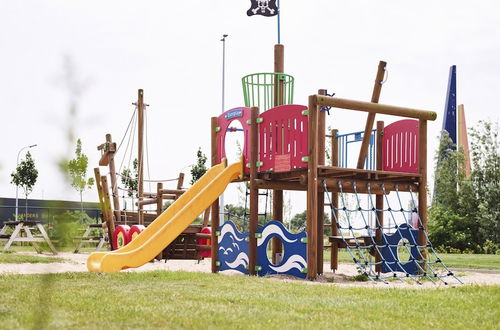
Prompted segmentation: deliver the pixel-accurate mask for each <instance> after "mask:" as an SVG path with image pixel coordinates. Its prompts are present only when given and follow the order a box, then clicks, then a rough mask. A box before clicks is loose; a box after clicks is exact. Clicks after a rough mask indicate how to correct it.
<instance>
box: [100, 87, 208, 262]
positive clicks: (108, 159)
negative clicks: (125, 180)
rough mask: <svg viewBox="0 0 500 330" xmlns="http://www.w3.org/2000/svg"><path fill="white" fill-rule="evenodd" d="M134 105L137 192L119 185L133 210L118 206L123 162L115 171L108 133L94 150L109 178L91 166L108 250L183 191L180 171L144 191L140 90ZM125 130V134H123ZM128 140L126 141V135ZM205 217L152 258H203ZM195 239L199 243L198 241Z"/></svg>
mask: <svg viewBox="0 0 500 330" xmlns="http://www.w3.org/2000/svg"><path fill="white" fill-rule="evenodd" d="M134 105H135V106H136V108H135V111H134V114H133V116H132V119H131V123H130V124H129V127H128V129H127V132H128V131H129V129H130V135H132V134H133V131H135V127H134V129H131V127H130V126H131V125H132V124H135V123H137V132H138V133H137V140H138V155H137V163H138V165H137V170H138V173H137V191H131V190H127V189H123V188H121V190H122V191H123V193H124V194H125V193H129V192H130V193H131V195H133V194H136V196H137V202H136V205H137V210H136V211H130V210H127V209H126V208H125V207H123V208H122V207H121V205H120V196H119V190H120V187H119V184H118V178H119V177H120V173H119V172H120V169H121V168H122V165H123V161H122V164H121V165H120V168H119V170H118V171H117V169H116V165H115V156H116V153H117V151H118V150H119V148H120V146H118V147H117V145H116V143H115V142H113V141H112V137H111V135H110V134H106V141H105V142H104V143H103V144H101V145H99V146H98V147H97V149H98V150H99V151H100V152H101V158H100V160H99V165H100V166H105V167H107V168H108V170H109V180H108V175H101V170H100V168H95V169H94V175H95V179H96V186H97V190H98V195H99V204H100V207H101V210H102V218H103V222H104V224H105V225H104V227H105V228H106V231H107V236H108V237H107V239H108V241H109V242H111V244H110V248H111V249H112V250H116V249H119V248H122V247H124V246H125V245H127V244H129V243H130V242H131V241H133V240H134V239H135V238H136V237H137V236H138V235H139V234H140V233H141V232H142V231H143V230H145V229H146V227H148V226H149V225H150V224H151V223H152V222H154V221H155V219H157V218H158V217H159V216H160V215H161V214H162V212H163V211H164V210H163V202H164V201H165V200H171V201H176V200H177V199H179V198H180V197H181V196H182V195H183V194H184V193H185V191H186V190H185V189H184V188H183V185H184V173H182V172H181V173H179V175H178V177H177V178H173V179H167V180H158V182H156V191H155V192H145V191H144V182H145V180H144V173H143V172H144V170H143V169H144V168H145V166H144V149H145V148H144V146H143V143H144V126H145V114H144V112H145V108H146V106H147V105H146V104H145V103H144V92H143V90H139V91H138V99H137V102H136V103H134ZM127 132H126V133H125V135H127ZM125 137H126V136H124V139H125ZM124 139H123V140H122V143H123V142H124ZM132 140H133V139H132ZM128 142H130V136H129V141H128ZM120 145H121V144H120ZM146 150H147V148H146ZM127 151H128V143H127V150H125V153H127ZM130 152H132V151H130ZM125 156H126V155H124V156H123V160H124V159H125ZM150 181H153V180H150ZM164 182H173V183H175V184H176V187H175V188H173V189H166V188H164ZM146 205H152V206H155V209H150V210H145V206H146ZM208 219H209V213H208V212H205V214H204V216H203V224H201V225H189V226H188V227H187V228H186V229H185V230H183V232H182V233H180V234H179V235H178V236H177V237H176V238H175V239H174V240H173V242H171V243H170V244H169V245H168V246H166V247H165V249H163V251H160V252H159V253H158V255H156V258H157V259H196V260H199V259H202V258H204V257H208V256H209V252H208V253H207V250H210V246H207V243H209V242H210V240H209V239H210V234H209V233H207V223H208ZM199 242H201V243H202V244H198V243H199ZM150 260H151V259H150ZM148 261H149V260H148Z"/></svg>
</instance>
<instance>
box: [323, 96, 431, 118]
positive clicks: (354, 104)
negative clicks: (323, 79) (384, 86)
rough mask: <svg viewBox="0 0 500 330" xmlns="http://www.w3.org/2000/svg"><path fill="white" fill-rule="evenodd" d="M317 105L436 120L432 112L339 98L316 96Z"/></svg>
mask: <svg viewBox="0 0 500 330" xmlns="http://www.w3.org/2000/svg"><path fill="white" fill-rule="evenodd" d="M316 98H317V100H318V105H326V106H329V107H334V108H340V109H347V110H355V111H363V112H370V113H380V114H385V115H391V116H400V117H408V118H417V119H423V120H436V118H437V114H436V113H435V112H434V111H428V110H418V109H411V108H405V107H398V106H394V105H386V104H378V103H371V102H363V101H356V100H349V99H342V98H339V97H331V96H322V95H316Z"/></svg>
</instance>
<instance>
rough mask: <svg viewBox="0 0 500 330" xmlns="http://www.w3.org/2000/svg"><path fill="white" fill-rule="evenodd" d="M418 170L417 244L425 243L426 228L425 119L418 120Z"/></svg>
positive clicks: (423, 252)
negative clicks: (418, 218) (419, 221)
mask: <svg viewBox="0 0 500 330" xmlns="http://www.w3.org/2000/svg"><path fill="white" fill-rule="evenodd" d="M418 134H419V137H418V148H419V153H418V154H419V155H418V171H419V173H420V180H419V183H418V214H419V216H420V220H421V221H422V227H423V228H420V230H419V232H418V244H419V245H421V246H424V245H427V238H426V236H425V232H424V230H427V121H426V120H424V119H420V120H419V122H418ZM420 251H421V253H422V256H423V257H424V258H426V257H427V251H426V250H425V249H422V250H420Z"/></svg>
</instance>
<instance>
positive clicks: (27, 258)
mask: <svg viewBox="0 0 500 330" xmlns="http://www.w3.org/2000/svg"><path fill="white" fill-rule="evenodd" d="M64 261H66V259H64V258H57V257H39V256H34V255H25V254H17V253H4V252H0V264H21V263H30V264H38V263H42V264H49V263H53V262H64Z"/></svg>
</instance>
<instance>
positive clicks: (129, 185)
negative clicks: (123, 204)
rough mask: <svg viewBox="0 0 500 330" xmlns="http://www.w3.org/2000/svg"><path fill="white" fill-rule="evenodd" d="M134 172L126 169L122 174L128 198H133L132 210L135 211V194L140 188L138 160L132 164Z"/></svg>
mask: <svg viewBox="0 0 500 330" xmlns="http://www.w3.org/2000/svg"><path fill="white" fill-rule="evenodd" d="M132 166H133V168H132V170H131V169H130V168H125V169H123V171H122V172H121V173H120V176H121V181H122V184H123V186H124V187H125V189H127V196H128V197H130V198H132V210H133V209H134V193H135V192H137V190H138V188H139V161H138V160H137V158H135V159H134V161H133V162H132Z"/></svg>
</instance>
